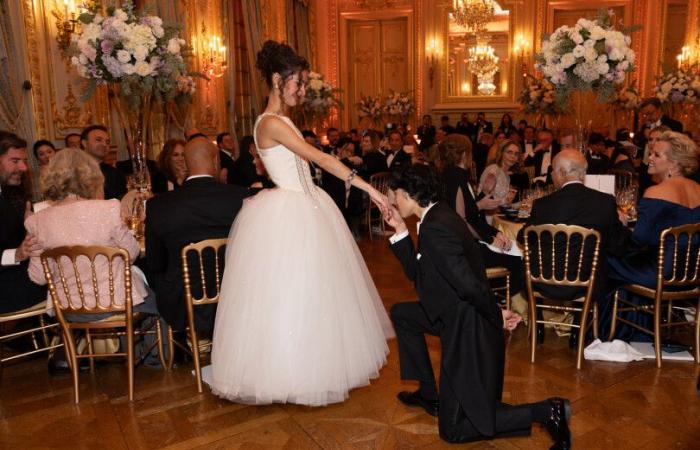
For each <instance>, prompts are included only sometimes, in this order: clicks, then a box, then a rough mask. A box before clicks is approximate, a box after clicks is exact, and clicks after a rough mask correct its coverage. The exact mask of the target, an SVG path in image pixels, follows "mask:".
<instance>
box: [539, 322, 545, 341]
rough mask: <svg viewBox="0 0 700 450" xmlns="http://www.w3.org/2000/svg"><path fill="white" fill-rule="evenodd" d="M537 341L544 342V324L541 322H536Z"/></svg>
mask: <svg viewBox="0 0 700 450" xmlns="http://www.w3.org/2000/svg"><path fill="white" fill-rule="evenodd" d="M537 343H538V344H543V343H544V325H542V324H537Z"/></svg>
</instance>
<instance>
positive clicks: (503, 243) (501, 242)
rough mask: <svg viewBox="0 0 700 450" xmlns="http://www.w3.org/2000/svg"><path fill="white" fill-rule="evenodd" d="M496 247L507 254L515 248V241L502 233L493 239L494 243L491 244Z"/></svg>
mask: <svg viewBox="0 0 700 450" xmlns="http://www.w3.org/2000/svg"><path fill="white" fill-rule="evenodd" d="M491 245H493V246H494V247H496V248H498V249H500V250H501V251H503V252H507V251H508V250H510V248H511V247H512V246H513V241H511V240H510V239H508V237H507V236H506V235H505V234H503V233H501V232H500V231H499V232H498V234H496V236H494V237H493V242H492V243H491Z"/></svg>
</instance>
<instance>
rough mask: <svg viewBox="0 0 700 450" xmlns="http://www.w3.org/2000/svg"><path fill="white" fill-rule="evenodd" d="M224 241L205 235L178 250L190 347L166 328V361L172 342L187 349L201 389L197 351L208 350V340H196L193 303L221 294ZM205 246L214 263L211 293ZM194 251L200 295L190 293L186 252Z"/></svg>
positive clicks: (216, 299)
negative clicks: (211, 292)
mask: <svg viewBox="0 0 700 450" xmlns="http://www.w3.org/2000/svg"><path fill="white" fill-rule="evenodd" d="M226 242H227V239H226V238H223V239H206V240H204V241H199V242H195V243H193V244H189V245H186V246H185V247H183V248H182V250H181V253H180V258H181V260H182V281H183V283H184V287H185V310H186V311H187V332H188V333H189V338H190V344H191V347H192V350H191V351H190V349H189V348H185V347H184V346H183V345H182V344H180V343H179V342H177V341H175V340H174V339H173V331H172V328H168V341H169V343H170V349H171V351H170V360H169V362H168V367H172V363H173V356H174V352H173V350H174V347H173V345H177V346H179V347H180V348H182V349H183V350H185V351H187V352H189V353H191V354H192V359H193V360H194V373H195V376H196V378H197V392H200V393H201V392H202V369H201V362H200V352H202V351H203V350H207V349H209V350H211V345H212V343H211V341H209V342H207V343H201V342H200V340H199V337H198V336H197V328H196V325H195V320H194V308H195V306H203V305H214V304H217V303H218V302H219V295H220V294H221V277H222V275H223V270H222V269H223V267H221V265H220V264H219V255H220V252H221V251H223V250H224V249H225V247H226ZM206 249H211V250H213V256H214V258H213V259H214V264H213V269H214V277H215V278H214V280H215V282H214V286H211V287H212V288H214V292H213V295H212V296H209V294H210V292H209V289H207V287H208V284H207V273H206V270H205V267H207V265H205V264H204V262H205V259H204V256H203V254H204V251H205V250H206ZM191 252H194V253H195V254H196V256H197V265H198V266H199V270H198V273H197V275H198V276H199V283H200V287H201V296H200V297H195V296H194V295H193V293H192V291H193V289H192V287H193V286H192V274H191V273H190V263H189V261H188V259H187V258H188V255H189V254H190V253H191Z"/></svg>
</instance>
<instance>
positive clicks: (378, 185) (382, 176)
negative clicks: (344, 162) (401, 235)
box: [366, 172, 391, 240]
mask: <svg viewBox="0 0 700 450" xmlns="http://www.w3.org/2000/svg"><path fill="white" fill-rule="evenodd" d="M390 179H391V172H379V173H375V174H374V175H372V176H370V177H369V184H371V185H372V187H373V188H375V189H376V190H378V191H379V192H381V193H382V194H384V195H386V194H387V192H388V191H389V180H390ZM375 209H376V210H377V211H379V207H378V206H377V205H375V204H374V202H372V201H371V200H370V202H369V205H368V206H367V212H366V214H367V218H366V220H367V230H368V232H369V239H370V240H373V239H374V236H373V234H374V233H372V225H373V224H376V226H377V227H378V228H379V229H380V230H381V231H382V234H384V218H383V217H382V215H381V213H380V214H379V218H376V217H375V218H372V211H373V210H375Z"/></svg>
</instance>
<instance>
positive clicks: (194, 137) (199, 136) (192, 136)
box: [187, 133, 209, 142]
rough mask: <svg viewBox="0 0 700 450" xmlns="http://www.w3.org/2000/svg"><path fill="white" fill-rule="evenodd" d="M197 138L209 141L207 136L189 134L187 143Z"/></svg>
mask: <svg viewBox="0 0 700 450" xmlns="http://www.w3.org/2000/svg"><path fill="white" fill-rule="evenodd" d="M197 138H204V139H209V138H208V137H207V135H206V134H204V133H195V134H191V135H190V137H188V138H187V142H190V141H191V140H192V139H197Z"/></svg>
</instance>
